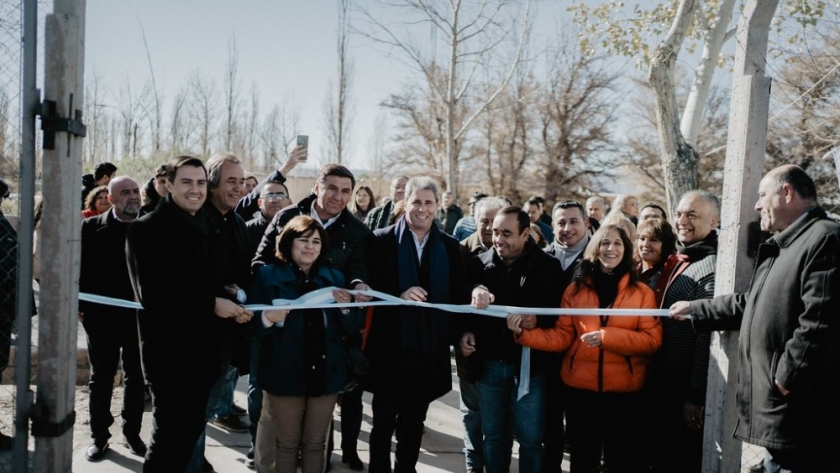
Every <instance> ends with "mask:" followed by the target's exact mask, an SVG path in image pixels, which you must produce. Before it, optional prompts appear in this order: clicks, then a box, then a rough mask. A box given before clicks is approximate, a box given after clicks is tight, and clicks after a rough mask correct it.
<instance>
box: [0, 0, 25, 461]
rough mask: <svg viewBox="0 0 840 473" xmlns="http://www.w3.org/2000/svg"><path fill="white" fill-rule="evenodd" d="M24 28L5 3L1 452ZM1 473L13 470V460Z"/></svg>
mask: <svg viewBox="0 0 840 473" xmlns="http://www.w3.org/2000/svg"><path fill="white" fill-rule="evenodd" d="M22 33H23V23H22V15H21V2H20V1H19V0H0V177H2V179H3V180H4V182H5V183H6V185H7V186H8V190H7V192H8V195H7V196H5V198H2V209H1V210H2V212H3V217H0V451H4V452H7V451H9V450H10V449H11V438H12V437H14V434H15V432H14V413H15V410H16V409H15V400H16V399H15V397H16V396H15V385H14V370H13V368H12V367H13V364H14V354H15V351H16V348H17V346H16V345H17V343H16V340H14V322H15V318H16V294H17V290H16V289H17V266H18V257H17V241H18V235H17V231H16V227H17V219H18V216H19V215H20V199H19V196H18V194H17V192H16V191H17V189H19V186H18V183H19V177H18V176H19V169H20V165H19V155H20V148H19V145H20V102H21V93H20V91H21V88H20V83H21V79H20V77H21V76H20V74H21V58H22V54H21V36H22ZM6 456H7V455H4V456H3V457H4V460H5V461H0V471H11V455H10V454H9V455H8V459H5V457H6Z"/></svg>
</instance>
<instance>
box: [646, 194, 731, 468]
mask: <svg viewBox="0 0 840 473" xmlns="http://www.w3.org/2000/svg"><path fill="white" fill-rule="evenodd" d="M719 221H720V202H719V201H718V198H717V197H715V195H714V194H711V193H709V192H706V191H699V190H695V191H689V192H686V193H685V194H683V196H682V198H680V200H679V203H677V207H676V211H675V212H674V229H675V230H676V233H677V255H678V257H679V262H678V263H677V265H676V267H674V268H673V269H670V268H665V267H664V266H663V268H662V269H661V271H660V273H659V274H658V276H656V278H657V281H656V283H655V284H654V286H655V287H654V288H653V289H654V291H656V293H657V295H659V294H663V295H662V299H661V300H662V307H669V306H670V305H671V304H672V303H674V302H676V301H680V300H686V301H696V300H701V299H711V298H712V297H714V295H715V267H716V265H717V241H718V238H717V231H716V228H717V226H718V223H719ZM666 257H667V255H663V257H662V259H663V261H664V260H665V259H666ZM710 343H711V335H710V334H709V333H697V332H695V331H694V330H693V329H692V328H691V326H690V325H688V324H683V323H680V322H678V321H675V320H669V319H664V320H663V321H662V346H661V347H660V348H659V351H657V353H656V355H654V357H653V359H652V360H651V370H650V373H649V376H648V381H647V387H648V390H649V393H650V395H649V397H648V398H649V400H650V405H649V407H650V409H651V413H650V415H649V418H650V419H651V433H650V435H649V438H650V439H651V442H652V445H656V448H651V449H649V452H650V453H651V471H652V472H654V473H658V472H667V471H683V472H699V471H700V468H701V466H702V462H703V419H704V416H703V407H704V405H705V404H706V382H707V379H708V372H709V344H710Z"/></svg>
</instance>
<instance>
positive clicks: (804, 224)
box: [767, 207, 828, 248]
mask: <svg viewBox="0 0 840 473" xmlns="http://www.w3.org/2000/svg"><path fill="white" fill-rule="evenodd" d="M825 218H828V216H827V215H826V213H825V210H823V209H822V208H821V207H812V208H811V209H810V210H808V211H807V212H805V213H804V214H802V215H801V216H800V217H799V218H798V219H796V220H795V221H794V222H793V223H792V224H790V225H789V226H788V227H787V228H785V229H784V230H782V231H781V232H779V233H777V234H776V235H774V236H772V237H770V239H769V240H767V243H775V244H777V245H779V246H780V247H781V248H787V247H788V246H790V245H791V244H793V242H794V241H796V239H797V238H799V235H801V234H802V233H804V232H805V230H807V229H808V228H810V226H811V225H813V224H814V222H816V221H817V220H822V219H825Z"/></svg>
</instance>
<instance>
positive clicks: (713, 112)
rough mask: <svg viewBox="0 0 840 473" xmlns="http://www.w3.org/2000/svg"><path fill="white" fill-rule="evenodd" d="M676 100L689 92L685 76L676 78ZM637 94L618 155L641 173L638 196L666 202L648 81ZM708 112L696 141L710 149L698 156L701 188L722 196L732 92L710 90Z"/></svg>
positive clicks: (701, 146) (627, 164)
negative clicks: (625, 138) (625, 136)
mask: <svg viewBox="0 0 840 473" xmlns="http://www.w3.org/2000/svg"><path fill="white" fill-rule="evenodd" d="M675 81H676V91H677V101H678V102H681V101H683V100H685V97H686V96H687V95H688V94H689V93H690V91H689V90H688V87H690V83H688V80H686V79H685V77H684V76H683V75H680V74H677V75H676V76H675ZM636 87H637V89H638V91H639V92H638V93H634V94H633V96H634V97H635V98H634V99H633V100H632V101H631V104H632V107H631V108H630V109H629V110H628V113H629V117H630V122H631V123H633V126H631V127H630V128H629V129H628V130H627V132H626V134H627V143H626V146H625V147H623V150H622V151H621V152H620V153H618V156H619V160H620V162H621V163H625V165H626V166H627V167H629V168H631V169H632V170H633V171H634V172H636V173H638V174H639V179H638V180H636V181H635V182H636V183H637V185H638V189H639V190H638V191H637V192H638V194H639V197H644V198H645V199H647V200H651V201H656V202H663V203H664V202H666V201H665V178H664V176H663V168H662V159H661V157H660V143H659V140H658V136H657V134H656V112H655V110H654V109H652V108H651V107H650V104H651V103H652V102H653V101H654V98H653V91H652V90H651V88H650V84H649V83H648V82H642V81H639V82H636ZM704 109H705V113H704V116H703V120H702V121H701V122H700V127H699V129H698V130H697V137H696V138H695V140H696V143H697V147H698V149H703V150H708V151H707V152H706V153H704V154H701V155H700V156H699V162H698V173H697V175H698V182H697V186H698V188H699V189H703V190H707V191H709V192H713V193H715V194H716V195H721V191H722V189H723V159H724V156H725V152H726V132H727V123H728V121H729V91H728V90H726V89H724V88H721V87H712V88H711V89H710V90H709V93H708V98H707V100H706V105H705V106H704Z"/></svg>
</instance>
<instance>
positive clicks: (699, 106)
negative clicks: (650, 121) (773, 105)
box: [680, 0, 735, 146]
mask: <svg viewBox="0 0 840 473" xmlns="http://www.w3.org/2000/svg"><path fill="white" fill-rule="evenodd" d="M734 9H735V0H723V2H722V3H721V5H720V10H719V11H718V20H717V22H716V23H715V24H714V26H712V28H711V30H710V31H708V32H706V36H705V38H704V40H703V55H702V57H701V58H700V64H699V65H698V66H697V69H696V70H695V73H694V81H693V83H692V84H691V91H690V92H689V94H688V100H686V103H685V110H684V111H683V116H682V122H681V123H680V130H681V131H682V133H683V135H684V136H685V140H686V141H687V142H689V143H690V144H691V145H692V146H693V145H696V144H697V133H698V132H699V130H700V124H701V122H702V120H703V111H704V110H705V109H706V100H707V99H708V98H709V89H710V88H711V86H712V76H714V74H715V69H717V63H718V58H720V50H721V48H723V44H724V43H725V42H726V41H727V40H728V39H729V38H730V36H729V33H728V32H727V28H728V27H729V21H730V20H731V19H732V11H733V10H734Z"/></svg>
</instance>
